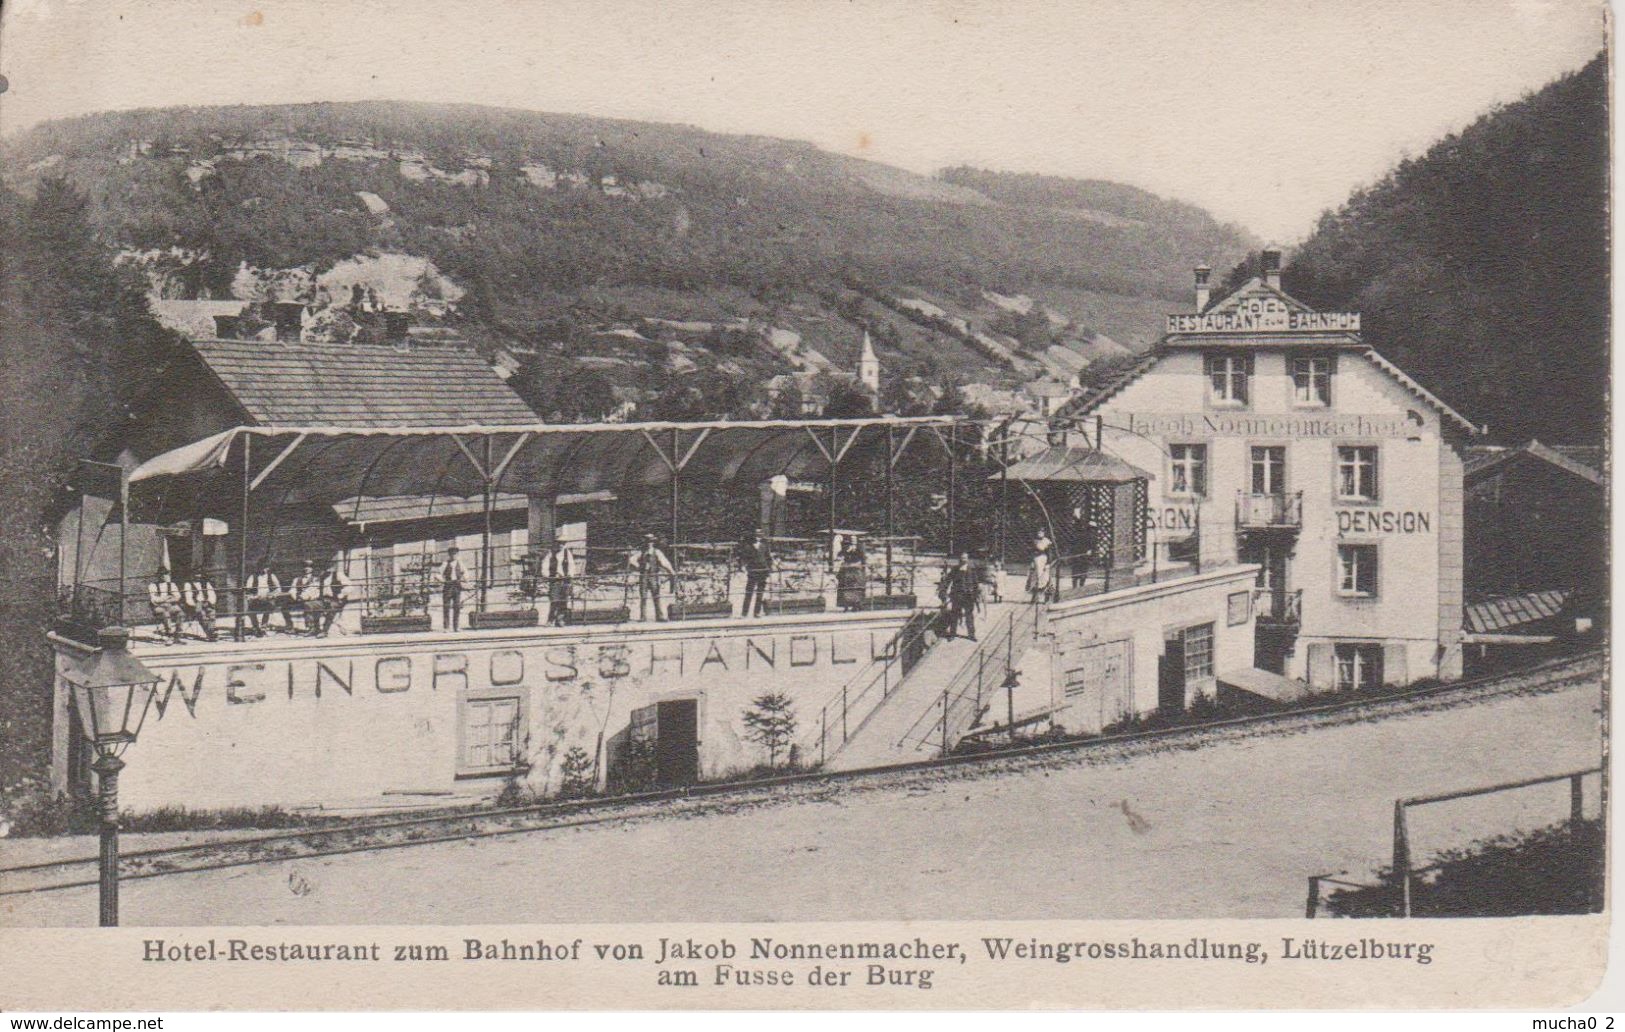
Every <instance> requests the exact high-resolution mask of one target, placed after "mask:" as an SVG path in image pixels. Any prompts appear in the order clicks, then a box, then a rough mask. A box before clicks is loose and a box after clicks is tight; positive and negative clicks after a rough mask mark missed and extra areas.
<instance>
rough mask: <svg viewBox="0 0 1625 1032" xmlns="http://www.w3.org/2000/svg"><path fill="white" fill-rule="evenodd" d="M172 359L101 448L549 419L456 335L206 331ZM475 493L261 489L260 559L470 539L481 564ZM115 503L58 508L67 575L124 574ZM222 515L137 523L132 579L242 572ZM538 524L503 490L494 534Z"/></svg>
mask: <svg viewBox="0 0 1625 1032" xmlns="http://www.w3.org/2000/svg"><path fill="white" fill-rule="evenodd" d="M238 303H239V304H240V302H238ZM166 372H167V379H166V382H165V385H164V386H163V387H162V388H160V389H158V390H157V391H155V392H154V393H153V394H152V395H150V396H149V397H148V398H146V399H145V401H144V402H143V403H142V404H141V405H140V406H138V407H137V409H136V410H135V411H133V412H132V414H131V423H130V424H129V425H128V426H126V427H124V428H121V429H120V431H119V432H118V433H116V434H115V435H113V437H112V438H111V439H110V440H109V441H108V442H107V445H106V447H105V448H104V449H103V450H102V452H101V453H100V454H96V455H93V456H92V457H93V458H96V459H99V460H101V461H106V462H117V463H118V464H119V465H122V466H123V467H125V468H126V469H133V468H134V467H135V466H137V465H139V464H140V463H141V462H143V461H145V460H146V459H148V458H151V457H152V456H154V455H158V454H160V453H162V452H165V451H168V450H171V449H173V448H177V447H180V446H182V445H185V444H189V443H192V442H194V441H198V440H201V439H203V438H206V437H208V436H210V435H212V434H215V433H218V432H220V431H222V430H226V429H230V428H232V427H237V426H264V427H316V426H338V427H445V426H468V425H471V424H480V425H486V426H518V425H530V424H534V423H536V422H538V421H539V420H538V418H537V416H536V414H535V413H534V412H533V411H532V410H531V409H530V407H529V406H527V405H526V404H525V402H524V401H523V400H521V399H520V397H519V395H518V394H516V393H515V392H514V391H513V390H512V388H510V387H509V386H508V385H507V384H506V383H505V382H504V381H503V380H502V378H501V377H500V376H498V375H497V373H496V372H495V371H494V370H493V369H492V368H491V366H490V365H488V364H487V363H486V362H485V360H484V359H483V358H481V357H480V356H479V355H478V354H476V353H475V352H473V351H471V350H468V349H464V348H457V347H448V346H444V345H426V344H420V343H412V344H407V345H405V346H388V345H376V344H344V345H314V344H305V343H299V342H297V341H286V340H274V339H273V340H222V339H202V340H195V341H192V342H191V343H190V347H189V348H188V349H187V351H186V353H185V354H184V355H183V356H182V357H181V358H180V359H179V360H177V361H176V363H175V364H174V365H173V366H172V367H171V368H170V369H168V370H167V371H166ZM363 476H364V471H363V470H357V472H356V480H357V483H356V489H357V490H356V494H357V496H361V495H363V494H365V493H366V485H365V484H364V483H363V482H362V481H363ZM474 502H475V503H477V502H478V499H475V500H474ZM470 504H473V503H471V502H470V501H469V500H468V499H461V498H450V497H425V498H395V499H363V500H362V501H361V502H358V503H354V505H353V506H339V507H332V506H313V505H310V504H308V503H303V502H301V501H299V500H298V499H296V498H291V497H282V498H254V500H253V505H252V508H251V510H250V519H249V534H248V555H249V561H250V565H253V564H254V563H257V562H259V561H261V560H267V561H269V562H270V563H271V564H272V565H273V568H274V569H275V570H276V571H277V572H278V574H279V575H281V576H282V577H283V578H284V580H286V579H287V578H290V577H291V576H293V574H294V573H295V572H296V571H297V569H298V566H299V563H300V562H301V561H302V560H304V559H307V558H310V559H321V560H327V559H337V560H338V561H341V562H344V563H345V564H346V565H348V566H349V575H350V576H351V578H352V579H359V578H361V577H364V576H367V575H368V574H369V572H371V573H373V574H374V575H381V571H383V570H385V569H387V568H391V567H392V563H393V560H394V558H396V557H406V556H416V555H422V554H427V555H430V556H432V555H434V554H435V552H436V551H437V550H438V549H440V548H443V547H444V546H445V545H446V544H449V543H452V542H458V543H460V544H461V545H462V547H463V548H464V550H465V553H468V554H466V555H465V561H467V562H468V565H469V568H470V569H476V568H477V564H476V562H475V556H474V554H473V553H474V551H475V550H477V548H478V546H479V542H480V540H481V534H482V531H483V509H482V507H481V506H480V505H478V504H474V509H473V510H472V511H471V510H470V508H469V506H470ZM113 508H114V507H113V504H112V503H111V502H110V501H107V500H104V499H100V498H94V497H92V498H87V499H84V500H83V502H82V504H76V505H75V506H74V507H73V508H72V509H69V510H68V511H67V513H66V514H64V515H63V516H62V518H61V519H60V520H59V521H58V524H57V528H56V529H57V540H58V543H59V550H58V554H59V556H60V557H61V558H60V563H61V565H60V568H59V583H60V584H62V585H67V584H71V583H73V581H74V578H75V571H76V569H77V571H78V577H79V578H80V579H81V581H82V582H83V583H87V584H92V585H95V586H97V587H100V588H102V589H104V590H111V589H112V588H113V587H114V586H116V584H117V578H118V559H119V556H118V553H119V549H118V541H117V538H118V530H117V527H116V523H117V518H118V517H117V514H116V513H115V512H114V511H113ZM81 520H82V521H83V522H82V523H81ZM208 523H209V524H210V525H205V521H198V523H197V524H195V525H191V526H184V525H183V526H162V527H160V526H151V525H139V524H138V525H135V526H133V527H132V528H131V535H130V541H129V543H128V546H127V562H126V572H127V576H128V577H129V578H130V581H129V583H130V584H131V585H133V586H139V585H141V584H143V583H145V581H146V580H147V579H148V578H150V577H151V576H152V575H153V573H154V571H155V570H156V569H157V568H158V566H159V564H160V563H161V562H162V561H164V559H166V558H167V560H168V562H169V565H170V568H171V569H172V571H173V572H174V573H175V574H176V575H177V576H180V575H183V574H185V573H188V572H190V571H192V570H197V569H202V570H206V571H208V573H209V574H210V576H211V577H212V579H213V580H214V582H215V584H216V585H217V586H219V587H222V588H226V587H232V586H235V584H236V580H237V562H238V558H237V550H238V542H239V537H238V534H239V530H240V528H238V527H236V526H227V527H221V526H219V525H218V523H217V522H216V521H208ZM525 529H526V513H525V508H524V506H523V505H517V506H516V505H514V504H512V503H511V499H506V500H499V504H498V506H497V508H496V512H495V520H494V531H495V538H494V540H497V541H501V542H505V543H510V544H514V545H518V546H521V547H522V546H523V543H524V540H525ZM221 531H224V533H221ZM80 540H83V542H84V556H83V560H82V562H81V560H80V557H79V554H78V542H79V541H80ZM504 556H506V552H504ZM504 561H506V559H505V558H504Z"/></svg>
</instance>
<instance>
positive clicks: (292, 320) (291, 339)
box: [271, 301, 305, 344]
mask: <svg viewBox="0 0 1625 1032" xmlns="http://www.w3.org/2000/svg"><path fill="white" fill-rule="evenodd" d="M271 318H272V319H273V320H275V322H276V339H277V340H279V341H281V342H282V343H284V344H297V343H299V340H300V337H301V335H302V332H303V330H304V323H305V306H304V305H302V304H300V303H299V302H298V301H277V302H275V303H273V304H272V305H271Z"/></svg>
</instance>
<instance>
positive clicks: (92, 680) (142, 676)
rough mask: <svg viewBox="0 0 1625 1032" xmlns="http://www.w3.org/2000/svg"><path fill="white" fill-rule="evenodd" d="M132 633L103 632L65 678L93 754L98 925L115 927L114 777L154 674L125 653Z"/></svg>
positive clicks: (142, 716) (148, 700) (142, 714)
mask: <svg viewBox="0 0 1625 1032" xmlns="http://www.w3.org/2000/svg"><path fill="white" fill-rule="evenodd" d="M129 643H130V632H129V631H128V630H126V629H125V628H123V627H106V628H103V629H102V631H101V633H100V634H98V635H97V644H98V646H99V647H98V648H97V650H96V654H95V655H94V656H92V657H91V658H90V661H89V662H88V663H86V664H85V665H84V666H83V667H82V668H80V669H79V670H76V671H74V672H73V673H72V674H64V675H63V679H64V680H66V681H67V682H68V684H69V686H70V687H71V688H72V689H73V704H74V707H75V708H76V709H77V711H78V713H79V726H80V728H81V729H82V730H83V731H84V733H85V738H86V739H88V740H89V741H90V744H91V745H92V746H93V747H94V748H95V750H96V760H95V762H94V763H92V764H91V767H90V769H91V770H93V771H95V772H96V783H97V803H98V807H97V808H98V811H99V813H100V817H101V924H102V927H103V928H113V927H116V926H117V925H118V775H119V771H121V770H123V769H124V760H123V759H122V758H121V757H122V754H123V752H124V750H125V749H126V748H128V747H129V745H130V744H131V743H132V742H134V741H135V738H136V735H138V734H140V733H141V724H142V722H143V721H145V720H146V719H147V710H148V709H149V708H150V707H151V705H152V697H153V693H154V692H156V691H157V689H158V675H157V674H155V673H153V672H152V671H151V670H148V669H147V667H146V666H145V665H144V664H143V663H142V662H141V661H140V660H139V659H137V658H135V657H134V656H132V655H130V652H129V648H128V646H129Z"/></svg>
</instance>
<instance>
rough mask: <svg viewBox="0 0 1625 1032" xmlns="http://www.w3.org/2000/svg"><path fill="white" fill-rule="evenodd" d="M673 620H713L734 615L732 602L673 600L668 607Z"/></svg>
mask: <svg viewBox="0 0 1625 1032" xmlns="http://www.w3.org/2000/svg"><path fill="white" fill-rule="evenodd" d="M666 615H667V616H668V617H670V618H671V619H673V620H713V619H716V618H717V617H723V618H727V617H730V616H732V615H734V606H733V603H732V602H673V603H672V604H671V605H669V606H667V607H666Z"/></svg>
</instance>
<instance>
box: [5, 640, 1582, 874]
mask: <svg viewBox="0 0 1625 1032" xmlns="http://www.w3.org/2000/svg"><path fill="white" fill-rule="evenodd" d="M1605 662H1606V659H1605V656H1604V653H1603V650H1601V649H1595V650H1589V651H1587V652H1583V653H1580V654H1577V655H1574V656H1567V657H1562V658H1559V659H1553V660H1548V661H1545V662H1542V663H1537V664H1534V665H1531V666H1529V667H1525V668H1523V669H1521V670H1516V671H1511V672H1504V673H1499V674H1495V675H1493V676H1490V677H1484V678H1477V679H1474V680H1471V681H1457V682H1452V683H1449V684H1441V685H1430V686H1427V687H1423V688H1417V689H1414V690H1411V691H1404V692H1396V693H1394V694H1391V695H1384V696H1381V697H1377V698H1359V699H1342V700H1338V701H1335V702H1329V703H1326V704H1323V705H1319V706H1311V707H1303V708H1299V709H1293V710H1288V711H1284V712H1276V713H1264V714H1255V715H1251V716H1245V717H1232V718H1227V719H1223V720H1214V721H1204V722H1202V723H1197V724H1186V725H1182V726H1179V727H1171V728H1163V729H1157V730H1152V731H1139V732H1132V733H1126V734H1119V735H1106V736H1100V737H1095V738H1087V739H1078V740H1072V741H1061V742H1043V743H1031V744H1027V745H1020V746H1013V747H1010V748H1006V749H998V750H990V751H987V752H980V753H973V754H966V755H949V756H942V757H938V758H936V759H930V760H920V761H916V762H913V763H907V764H899V765H893V766H886V767H871V768H865V769H859V770H849V771H813V772H809V773H803V774H791V775H785V776H781V777H773V778H757V779H752V780H748V781H733V782H717V783H714V784H702V785H691V786H687V787H684V788H675V789H667V790H662V791H656V792H645V793H640V794H636V795H627V796H617V797H614V798H607V799H587V800H579V801H575V802H563V803H542V804H536V805H531V806H520V807H508V808H503V809H491V810H477V811H472V812H458V813H449V814H448V813H439V814H434V815H426V816H422V815H420V816H416V817H409V818H397V819H389V820H382V821H372V822H367V823H350V824H343V825H338V826H334V827H326V828H316V829H306V830H295V831H285V832H278V833H275V834H270V835H260V836H252V837H244V838H236V839H230V840H222V841H215V842H200V843H194V844H190V845H184V846H171V847H166V848H157V849H147V850H136V851H132V852H128V853H125V854H124V855H123V856H121V857H120V864H119V878H120V880H121V881H128V880H136V879H142V878H157V877H163V876H168V875H178V874H192V873H200V872H205V871H214V870H222V869H225V868H231V867H242V866H250V865H256V864H264V863H277V862H281V861H286V860H302V859H316V858H320V857H327V856H338V855H343V854H349V853H364V852H375V851H381V850H387V849H401V848H406V847H409V846H421V845H434V844H437V843H446V842H457V841H466V840H470V839H480V838H492V837H497V836H502V835H516V834H525V833H529V832H537V831H553V830H563V829H568V828H579V827H587V826H591V825H596V824H605V823H609V822H611V821H621V820H631V819H638V818H644V817H663V816H670V815H673V814H678V813H691V812H697V811H704V810H706V809H715V808H717V807H718V806H726V805H750V804H752V803H766V802H771V801H772V800H774V799H775V798H780V797H784V796H787V795H790V794H793V793H796V792H798V791H800V790H804V789H811V790H813V792H816V790H817V789H819V788H833V787H835V786H838V785H840V784H843V783H848V782H854V781H859V782H861V781H866V780H874V781H878V780H880V779H884V778H888V777H892V778H895V777H897V776H899V775H908V774H911V773H922V772H925V773H929V772H933V771H946V770H951V769H955V768H974V767H980V766H984V765H989V764H997V763H1000V762H1009V761H1019V760H1043V759H1045V758H1047V757H1061V756H1065V755H1069V754H1089V753H1095V752H1103V753H1107V754H1110V753H1112V752H1113V751H1117V752H1122V751H1125V750H1126V751H1129V752H1133V751H1143V750H1154V749H1162V748H1194V747H1199V746H1202V745H1206V744H1211V743H1212V742H1214V741H1219V740H1224V739H1226V738H1233V737H1245V736H1247V735H1249V734H1257V733H1272V734H1273V733H1283V732H1285V733H1292V732H1296V731H1300V730H1307V729H1309V728H1312V727H1314V726H1316V725H1317V724H1320V723H1326V722H1336V723H1341V722H1345V721H1346V720H1347V719H1351V718H1358V717H1359V716H1360V715H1361V714H1362V713H1366V714H1370V715H1371V716H1373V717H1381V716H1389V715H1398V714H1400V713H1404V712H1407V711H1410V710H1412V709H1415V708H1417V707H1418V705H1419V704H1420V705H1424V706H1425V705H1426V704H1427V703H1428V702H1429V701H1431V700H1447V701H1448V702H1449V703H1450V704H1456V703H1460V702H1468V701H1473V700H1474V699H1475V698H1484V697H1492V696H1496V695H1501V694H1512V693H1517V692H1520V691H1527V690H1530V689H1533V688H1541V689H1544V690H1556V689H1558V688H1561V687H1564V686H1567V685H1568V684H1572V683H1578V682H1580V681H1584V680H1586V679H1589V678H1592V677H1595V676H1598V675H1600V674H1602V673H1603V672H1604V664H1605ZM807 794H809V795H810V794H812V793H811V792H809V793H807ZM96 864H97V858H96V857H95V856H89V857H72V858H65V859H59V860H47V861H41V862H37V863H29V864H21V865H16V866H12V867H4V868H0V896H15V895H24V894H30V893H38V892H52V891H60V890H64V889H74V888H82V887H86V886H92V885H95V884H97V881H96V878H95V876H94V875H95V869H96Z"/></svg>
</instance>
